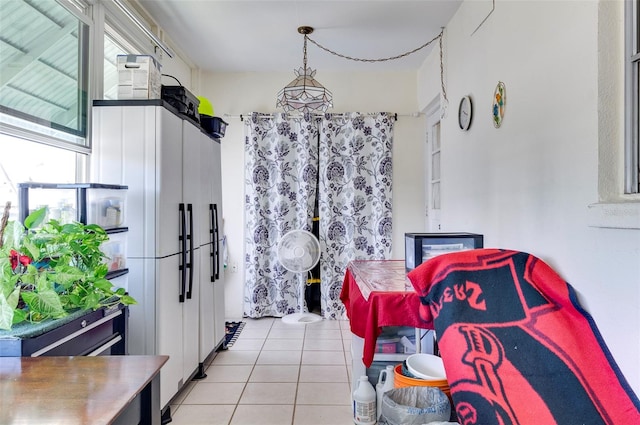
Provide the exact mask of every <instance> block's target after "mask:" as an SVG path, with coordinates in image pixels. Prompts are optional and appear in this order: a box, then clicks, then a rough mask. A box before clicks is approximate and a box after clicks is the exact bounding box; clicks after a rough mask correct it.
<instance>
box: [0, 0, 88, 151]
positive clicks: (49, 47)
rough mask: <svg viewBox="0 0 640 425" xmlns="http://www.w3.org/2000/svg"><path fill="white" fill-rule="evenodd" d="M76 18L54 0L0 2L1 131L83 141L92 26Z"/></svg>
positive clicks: (83, 142)
mask: <svg viewBox="0 0 640 425" xmlns="http://www.w3.org/2000/svg"><path fill="white" fill-rule="evenodd" d="M73 9H74V10H75V12H76V13H79V11H78V10H77V9H76V8H73ZM80 16H81V15H76V14H75V13H74V12H72V11H71V9H67V8H66V7H64V6H62V4H61V3H58V2H57V1H55V0H18V1H2V2H0V27H1V28H2V34H1V35H0V56H1V57H2V60H0V124H2V130H5V131H4V132H8V133H11V132H12V131H11V129H20V131H23V132H25V131H26V132H27V133H34V134H39V135H42V134H44V135H45V136H46V138H47V139H57V140H58V141H61V142H63V143H73V144H80V145H86V137H87V111H88V109H87V108H88V99H89V90H88V89H89V83H88V82H89V76H88V70H89V60H88V59H89V33H90V26H89V25H88V24H87V23H86V22H84V20H83V19H86V18H84V17H83V18H82V19H81V17H80ZM23 134H25V133H23Z"/></svg>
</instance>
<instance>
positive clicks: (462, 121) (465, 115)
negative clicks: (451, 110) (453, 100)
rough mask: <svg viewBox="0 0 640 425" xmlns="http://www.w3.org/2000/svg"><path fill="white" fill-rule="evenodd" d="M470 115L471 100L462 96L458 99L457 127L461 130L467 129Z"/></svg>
mask: <svg viewBox="0 0 640 425" xmlns="http://www.w3.org/2000/svg"><path fill="white" fill-rule="evenodd" d="M472 115H473V106H472V105H471V98H470V97H469V96H464V97H463V98H462V99H460V106H459V107H458V125H459V126H460V128H461V129H462V130H468V129H469V126H470V125H471V116H472Z"/></svg>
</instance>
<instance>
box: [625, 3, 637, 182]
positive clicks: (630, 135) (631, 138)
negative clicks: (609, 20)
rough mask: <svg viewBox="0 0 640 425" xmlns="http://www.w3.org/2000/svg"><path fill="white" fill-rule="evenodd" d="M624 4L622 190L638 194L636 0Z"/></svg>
mask: <svg viewBox="0 0 640 425" xmlns="http://www.w3.org/2000/svg"><path fill="white" fill-rule="evenodd" d="M625 4H626V9H625V19H626V21H625V32H626V41H625V94H626V99H625V110H626V114H625V122H626V129H625V140H626V148H625V158H626V164H625V192H626V193H640V136H639V134H640V129H639V126H640V89H639V87H640V29H638V25H640V0H629V1H627V2H625Z"/></svg>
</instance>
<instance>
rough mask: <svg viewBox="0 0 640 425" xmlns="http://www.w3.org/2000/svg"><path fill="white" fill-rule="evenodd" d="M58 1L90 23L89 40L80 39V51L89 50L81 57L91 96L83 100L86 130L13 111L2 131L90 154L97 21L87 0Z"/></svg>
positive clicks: (5, 115) (0, 124)
mask: <svg viewBox="0 0 640 425" xmlns="http://www.w3.org/2000/svg"><path fill="white" fill-rule="evenodd" d="M55 1H56V3H58V4H59V5H60V6H61V7H63V8H65V9H66V10H67V12H69V13H70V14H71V15H73V16H74V17H75V18H76V19H78V21H80V22H81V23H82V24H84V25H86V27H87V38H86V39H85V40H79V43H80V44H79V49H80V51H84V52H85V54H86V56H85V58H81V61H82V62H84V63H85V65H84V66H83V67H82V68H83V72H85V74H86V75H84V81H83V84H84V86H85V88H86V91H85V92H86V96H87V98H86V99H85V101H84V102H82V103H83V105H82V106H83V107H84V111H83V112H82V113H80V115H81V116H83V117H84V120H85V123H84V131H85V134H84V135H81V134H77V132H73V131H65V130H63V129H57V128H56V127H55V126H51V125H47V123H45V122H44V121H43V120H41V119H39V117H37V116H33V117H32V116H28V117H27V116H26V114H21V113H19V112H18V113H15V114H14V113H9V112H3V113H2V115H1V116H0V132H2V133H3V134H6V135H8V136H11V137H18V138H21V139H25V140H29V141H31V142H36V143H43V144H46V145H49V146H56V147H60V148H62V149H67V150H71V151H74V152H76V153H81V154H89V153H90V135H91V128H90V121H91V115H90V109H91V108H90V103H91V99H92V98H93V92H92V84H91V83H92V72H93V71H92V70H93V66H92V55H91V48H90V46H91V45H92V43H93V36H94V22H93V20H92V19H91V17H90V16H88V15H87V5H86V3H85V2H84V1H83V0H55Z"/></svg>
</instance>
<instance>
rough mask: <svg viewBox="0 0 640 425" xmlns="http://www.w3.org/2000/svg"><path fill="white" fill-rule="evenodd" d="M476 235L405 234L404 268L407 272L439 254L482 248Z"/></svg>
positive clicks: (479, 236)
mask: <svg viewBox="0 0 640 425" xmlns="http://www.w3.org/2000/svg"><path fill="white" fill-rule="evenodd" d="M483 243H484V238H483V236H482V235H479V234H476V233H405V234H404V266H405V268H406V270H407V271H410V270H413V269H415V268H416V267H418V266H419V265H420V264H422V263H424V262H425V261H427V260H428V259H429V258H433V257H435V256H437V255H440V254H446V253H449V252H457V251H466V250H469V249H477V248H483Z"/></svg>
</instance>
